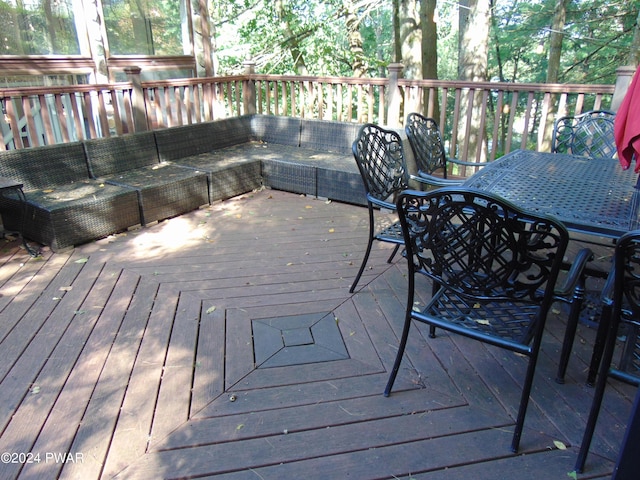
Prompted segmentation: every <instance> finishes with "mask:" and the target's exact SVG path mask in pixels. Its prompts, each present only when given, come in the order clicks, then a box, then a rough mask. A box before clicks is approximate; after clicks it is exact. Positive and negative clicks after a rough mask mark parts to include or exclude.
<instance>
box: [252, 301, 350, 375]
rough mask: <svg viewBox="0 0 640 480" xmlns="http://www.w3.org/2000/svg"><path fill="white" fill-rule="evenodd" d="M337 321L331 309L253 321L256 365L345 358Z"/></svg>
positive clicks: (270, 365) (278, 364)
mask: <svg viewBox="0 0 640 480" xmlns="http://www.w3.org/2000/svg"><path fill="white" fill-rule="evenodd" d="M337 323H338V321H337V319H336V317H335V315H334V314H333V313H331V312H329V313H318V314H307V315H292V316H287V317H280V318H264V319H260V320H252V326H253V348H254V355H255V363H256V367H257V368H269V367H284V366H288V365H302V364H306V363H317V362H328V361H331V360H345V359H348V358H349V353H348V352H347V349H346V347H345V345H344V340H343V339H342V335H341V334H340V329H339V328H338V325H337Z"/></svg>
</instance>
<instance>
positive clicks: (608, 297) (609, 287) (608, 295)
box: [600, 262, 616, 307]
mask: <svg viewBox="0 0 640 480" xmlns="http://www.w3.org/2000/svg"><path fill="white" fill-rule="evenodd" d="M615 276H616V266H615V262H612V263H611V271H610V272H609V275H608V276H607V281H606V282H605V284H604V287H602V293H601V294H600V299H601V300H602V303H604V304H605V305H607V306H609V307H610V306H611V305H613V284H614V278H615Z"/></svg>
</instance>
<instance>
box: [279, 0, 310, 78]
mask: <svg viewBox="0 0 640 480" xmlns="http://www.w3.org/2000/svg"><path fill="white" fill-rule="evenodd" d="M275 7H276V12H277V14H278V19H279V20H280V29H281V30H282V31H283V32H284V33H285V37H286V39H287V40H285V46H286V47H288V48H289V51H290V52H291V56H292V58H293V68H294V70H295V72H296V75H307V73H308V72H307V65H306V63H305V61H304V57H303V56H302V50H301V49H300V44H299V43H298V38H297V37H296V35H295V34H294V33H293V30H292V29H291V26H290V25H289V21H288V20H287V12H286V9H285V5H284V1H283V0H276V2H275Z"/></svg>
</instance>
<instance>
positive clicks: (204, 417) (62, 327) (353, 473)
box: [0, 190, 633, 480]
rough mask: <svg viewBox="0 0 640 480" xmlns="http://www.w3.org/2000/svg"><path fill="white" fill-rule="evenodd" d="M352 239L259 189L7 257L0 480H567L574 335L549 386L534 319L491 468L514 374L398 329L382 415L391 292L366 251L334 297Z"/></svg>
mask: <svg viewBox="0 0 640 480" xmlns="http://www.w3.org/2000/svg"><path fill="white" fill-rule="evenodd" d="M366 235H367V214H366V209H364V208H361V207H354V206H350V205H345V204H339V203H335V202H333V203H331V202H325V201H322V200H316V199H311V198H306V197H302V196H297V195H294V194H289V193H283V192H278V191H270V190H265V191H260V192H255V193H252V194H249V195H244V196H242V197H237V198H234V199H232V200H228V201H225V202H222V203H218V204H216V205H214V206H212V207H209V208H206V209H201V210H198V211H195V212H192V213H190V214H187V215H184V216H181V217H177V218H174V219H171V220H168V221H165V222H162V223H159V224H157V225H154V226H152V227H149V228H145V229H140V230H137V231H131V232H128V233H126V234H122V235H117V236H113V237H110V238H108V239H104V240H101V241H98V242H94V243H91V244H87V245H83V246H80V247H77V248H75V249H73V250H70V251H67V252H63V253H58V254H50V253H45V255H44V258H43V259H30V258H29V257H28V256H27V255H26V254H25V252H24V250H22V249H20V248H18V246H17V242H13V243H8V244H7V245H6V248H5V249H4V251H3V252H2V253H1V254H0V262H1V263H0V285H1V292H2V293H0V342H1V343H0V355H1V357H2V359H3V361H2V363H1V365H0V370H1V372H0V379H1V383H0V431H1V432H2V435H1V437H0V447H1V448H0V451H1V452H10V453H13V454H16V455H14V456H12V457H10V458H9V457H7V458H5V457H4V456H3V459H2V463H0V478H3V479H13V478H20V479H36V478H38V479H39V478H75V479H78V478H82V479H98V478H113V477H117V478H126V479H138V478H139V479H159V478H208V477H214V476H215V477H216V478H229V479H245V478H246V479H270V478H273V479H282V478H306V479H312V478H320V479H326V478H357V479H373V478H407V479H408V478H412V479H420V478H428V479H430V480H432V479H447V480H448V479H456V478H461V479H462V478H464V479H469V478H473V479H483V478H491V479H495V478H513V479H535V480H538V479H540V478H545V479H553V478H558V479H562V478H567V475H570V472H571V471H572V470H573V465H574V462H575V458H576V454H577V448H578V446H579V442H580V440H581V437H582V432H583V429H584V424H585V418H586V415H587V413H588V409H589V406H590V403H591V396H592V389H590V388H588V387H586V386H585V385H584V380H585V377H586V368H587V363H588V360H589V358H590V352H591V345H592V342H593V337H594V334H595V331H594V330H593V329H590V328H588V327H587V326H584V325H580V327H579V330H578V335H579V338H578V339H577V341H576V342H575V347H574V354H573V355H572V359H571V362H570V364H569V371H568V374H567V382H566V384H565V385H557V384H556V383H555V382H554V380H553V379H554V376H555V369H556V362H557V359H558V357H559V350H560V344H561V338H562V334H563V328H564V313H563V312H561V311H560V310H559V309H558V310H557V311H554V314H553V315H552V317H551V319H550V321H549V325H548V329H547V330H548V331H547V333H546V335H545V341H544V345H543V350H542V354H541V358H540V361H539V366H538V370H537V374H536V378H535V381H534V392H533V394H532V402H531V404H530V408H529V412H528V414H527V419H526V421H525V431H524V434H523V438H522V443H521V451H520V452H519V454H517V455H513V454H511V453H510V450H509V445H510V440H511V432H512V429H513V425H514V419H513V416H514V415H515V412H516V407H517V403H518V397H519V394H520V387H519V380H518V379H519V378H521V376H522V375H521V373H522V371H523V369H524V361H523V359H521V358H519V357H518V356H517V355H515V354H512V353H509V352H505V351H503V350H499V349H495V348H492V347H488V346H485V345H481V344H479V343H477V342H473V341H469V340H466V339H464V338H461V337H457V336H454V335H449V334H446V333H444V332H442V333H440V335H439V336H438V337H437V338H436V339H428V338H427V332H426V329H425V328H423V327H422V326H418V328H416V329H414V330H413V332H414V333H415V332H418V331H421V332H422V333H423V336H422V337H420V338H418V336H416V335H414V336H413V338H412V339H411V340H410V342H409V345H408V347H407V354H406V355H405V360H404V363H403V366H402V368H401V372H400V375H399V377H398V381H397V382H396V385H395V388H394V392H393V393H392V395H391V397H389V398H384V397H383V396H382V390H383V388H384V386H385V383H386V380H387V375H388V370H389V369H390V368H391V364H392V362H393V360H394V358H395V352H396V348H397V345H398V336H399V334H400V330H401V326H402V317H403V311H404V301H405V291H406V285H405V282H406V278H405V276H404V260H403V259H402V258H398V259H397V260H396V262H395V263H393V264H390V265H389V264H386V263H385V261H386V258H387V256H388V252H389V250H388V248H389V247H388V246H386V245H382V244H376V245H375V246H374V251H373V252H372V256H371V259H370V261H369V265H370V268H368V269H367V270H366V272H365V275H364V276H363V278H362V280H361V282H360V285H359V288H358V290H357V291H356V293H355V294H353V295H350V294H349V292H348V290H349V286H350V284H351V281H352V280H353V277H354V276H355V274H356V272H357V268H358V266H359V262H360V260H361V255H362V254H363V250H364V246H365V243H366ZM607 254H608V252H606V251H604V252H603V253H602V257H606V255H607ZM603 262H604V263H605V264H606V259H605V260H603ZM425 291H428V289H426V288H425ZM422 300H423V301H424V299H422ZM558 308H560V307H558ZM632 396H633V390H632V389H630V388H629V387H627V386H625V385H622V384H620V383H617V382H612V383H611V387H610V388H609V389H608V391H607V394H606V395H605V409H604V411H603V412H602V414H601V417H600V421H599V423H598V428H597V430H596V437H595V438H594V444H593V447H592V450H591V453H590V456H589V458H588V460H587V466H586V472H585V474H583V475H580V476H579V477H578V478H608V477H609V476H610V474H611V472H612V469H613V464H614V461H615V457H616V455H617V450H618V447H619V444H620V441H621V439H622V435H623V430H624V426H625V424H626V421H627V416H628V414H629V411H630V407H631V398H632ZM562 445H565V446H566V447H567V448H566V449H560V448H558V447H559V446H562ZM7 459H8V460H9V461H5V460H7ZM14 459H15V460H16V461H15V462H13V461H11V460H14Z"/></svg>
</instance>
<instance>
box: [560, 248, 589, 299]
mask: <svg viewBox="0 0 640 480" xmlns="http://www.w3.org/2000/svg"><path fill="white" fill-rule="evenodd" d="M591 260H593V252H592V251H591V249H590V248H583V249H582V250H580V251H579V252H578V254H577V255H576V258H575V259H574V260H573V263H572V264H571V266H570V267H569V271H568V273H567V278H566V279H565V281H564V285H562V287H560V288H556V290H555V295H556V296H557V297H565V298H566V297H568V296H570V295H572V294H573V291H574V290H575V289H576V286H577V285H578V282H579V281H580V279H581V278H582V276H583V275H584V269H585V268H586V266H587V263H588V262H590V261H591Z"/></svg>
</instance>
